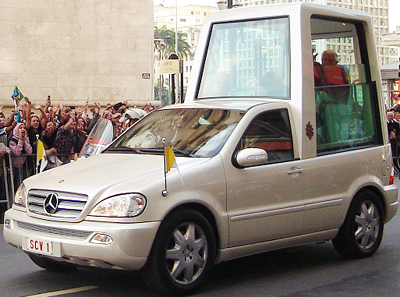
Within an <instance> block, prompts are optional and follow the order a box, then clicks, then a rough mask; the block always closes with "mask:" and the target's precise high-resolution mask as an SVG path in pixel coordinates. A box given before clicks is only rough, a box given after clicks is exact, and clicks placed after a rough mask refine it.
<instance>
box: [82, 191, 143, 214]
mask: <svg viewBox="0 0 400 297" xmlns="http://www.w3.org/2000/svg"><path fill="white" fill-rule="evenodd" d="M145 207H146V198H145V197H144V196H143V195H140V194H134V193H129V194H121V195H118V196H113V197H110V198H107V199H105V200H103V201H101V202H100V203H99V204H97V205H96V206H95V207H94V208H93V210H92V211H91V212H90V214H89V215H92V216H101V217H134V216H138V215H140V214H141V213H142V212H143V210H144V208H145Z"/></svg>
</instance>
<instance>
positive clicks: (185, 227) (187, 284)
mask: <svg viewBox="0 0 400 297" xmlns="http://www.w3.org/2000/svg"><path fill="white" fill-rule="evenodd" d="M214 260H215V237H214V232H213V229H212V227H211V225H210V223H209V222H208V221H207V219H206V218H205V217H204V216H203V215H201V214H200V213H198V212H197V211H194V210H191V209H183V210H180V211H178V212H176V213H174V214H173V215H171V216H169V217H167V218H166V219H165V221H163V222H162V224H161V226H160V229H159V230H158V232H157V235H156V238H155V240H154V243H153V246H152V249H151V252H150V255H149V258H148V260H147V263H146V265H145V267H144V269H143V271H142V276H143V280H144V282H145V283H146V284H147V285H148V286H149V287H150V288H151V289H153V290H155V291H158V292H160V293H162V294H188V293H191V292H193V291H194V290H196V289H197V288H199V286H200V285H201V284H203V283H204V282H205V281H206V279H207V278H208V277H209V275H210V273H211V270H212V267H213V264H214Z"/></svg>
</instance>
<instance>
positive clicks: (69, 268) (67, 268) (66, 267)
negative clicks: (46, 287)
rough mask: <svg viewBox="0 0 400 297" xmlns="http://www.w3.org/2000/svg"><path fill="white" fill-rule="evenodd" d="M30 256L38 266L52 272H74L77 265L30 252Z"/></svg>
mask: <svg viewBox="0 0 400 297" xmlns="http://www.w3.org/2000/svg"><path fill="white" fill-rule="evenodd" d="M28 256H29V258H31V260H32V262H33V263H35V264H36V265H37V266H39V267H41V268H44V269H46V270H48V271H51V272H74V271H75V270H76V266H73V265H71V264H68V263H63V262H59V261H56V260H52V259H49V258H46V257H43V256H39V255H35V254H28Z"/></svg>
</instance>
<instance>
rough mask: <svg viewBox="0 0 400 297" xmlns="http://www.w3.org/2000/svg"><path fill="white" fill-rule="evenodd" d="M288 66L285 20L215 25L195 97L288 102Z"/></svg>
mask: <svg viewBox="0 0 400 297" xmlns="http://www.w3.org/2000/svg"><path fill="white" fill-rule="evenodd" d="M289 66H290V47H289V19H288V18H287V17H284V18H271V19H261V20H251V21H240V22H236V23H232V22H229V23H221V24H214V25H213V28H212V33H211V37H210V41H209V47H208V49H207V56H206V60H205V65H204V70H203V74H202V78H201V84H200V89H199V92H198V96H197V97H198V98H199V99H205V98H215V97H249V96H250V97H273V98H288V97H289V95H290V94H289V90H290V71H289Z"/></svg>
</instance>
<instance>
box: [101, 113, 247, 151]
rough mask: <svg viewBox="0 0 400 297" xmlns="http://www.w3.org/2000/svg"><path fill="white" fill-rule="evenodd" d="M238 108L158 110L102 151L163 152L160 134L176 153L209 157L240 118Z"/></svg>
mask: <svg viewBox="0 0 400 297" xmlns="http://www.w3.org/2000/svg"><path fill="white" fill-rule="evenodd" d="M242 115H243V114H242V113H241V112H240V111H239V110H224V109H208V108H201V109H198V108H185V109H167V110H158V111H155V112H153V113H151V114H150V115H148V116H147V117H145V118H144V119H142V120H141V121H140V122H138V123H137V124H135V125H134V126H132V128H131V129H129V130H128V131H127V132H126V133H124V134H123V135H122V136H121V137H120V138H118V139H117V140H116V141H115V142H114V143H113V144H111V145H110V147H109V148H108V149H107V150H106V152H113V151H118V152H121V151H124V152H132V153H155V154H161V153H163V138H165V141H166V145H167V146H170V147H172V148H173V149H174V151H175V154H176V155H177V156H190V157H213V156H215V155H216V154H218V152H219V151H220V150H221V148H222V146H223V145H224V144H225V142H226V140H227V139H228V137H229V135H230V134H231V133H232V131H233V129H234V128H235V127H236V125H237V123H238V122H239V121H240V119H241V118H242Z"/></svg>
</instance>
